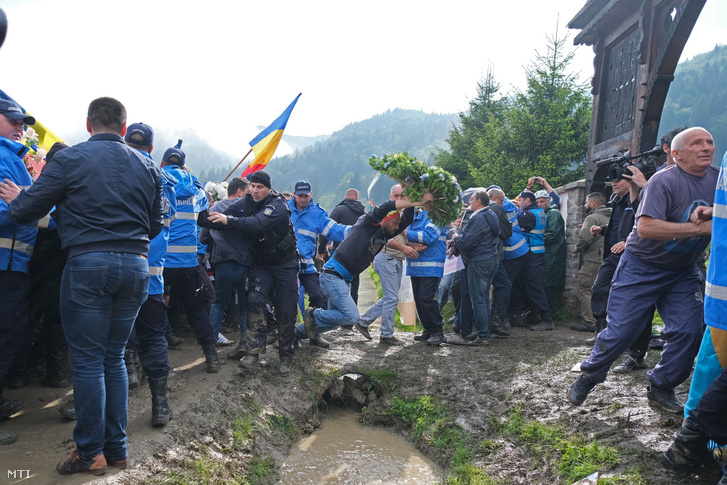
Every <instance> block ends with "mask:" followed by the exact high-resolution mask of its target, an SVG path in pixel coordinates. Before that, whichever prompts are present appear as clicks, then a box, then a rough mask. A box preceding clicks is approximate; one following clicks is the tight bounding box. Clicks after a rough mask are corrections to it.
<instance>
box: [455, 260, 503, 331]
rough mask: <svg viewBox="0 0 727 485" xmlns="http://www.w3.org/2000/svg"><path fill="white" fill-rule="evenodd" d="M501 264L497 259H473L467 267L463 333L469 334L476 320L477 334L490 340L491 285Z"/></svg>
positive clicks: (463, 298)
mask: <svg viewBox="0 0 727 485" xmlns="http://www.w3.org/2000/svg"><path fill="white" fill-rule="evenodd" d="M499 264H500V263H499V261H497V260H496V259H490V260H484V261H473V262H471V263H469V264H468V265H467V267H466V268H465V270H464V273H465V274H463V275H462V276H463V278H462V282H461V285H462V306H461V307H460V308H461V311H462V321H461V323H460V328H461V331H462V335H464V336H467V335H469V333H470V332H471V330H472V322H473V320H474V323H475V325H476V327H477V336H478V337H480V338H481V339H482V340H490V285H492V279H493V278H494V277H495V274H496V273H497V267H498V265H499ZM465 276H466V277H465Z"/></svg>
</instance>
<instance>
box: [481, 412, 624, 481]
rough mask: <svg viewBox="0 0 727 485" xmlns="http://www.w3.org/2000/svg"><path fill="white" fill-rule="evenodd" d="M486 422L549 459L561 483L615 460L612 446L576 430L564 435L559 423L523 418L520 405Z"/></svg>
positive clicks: (537, 455)
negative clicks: (502, 416)
mask: <svg viewBox="0 0 727 485" xmlns="http://www.w3.org/2000/svg"><path fill="white" fill-rule="evenodd" d="M490 424H491V425H492V426H493V428H495V429H496V430H497V431H498V432H499V433H500V434H502V435H505V436H513V437H516V438H518V439H519V440H520V441H522V442H523V443H524V444H525V447H526V448H527V449H528V451H529V452H530V453H531V454H532V455H533V456H534V458H536V460H541V461H544V462H550V463H553V464H554V465H555V466H556V467H557V470H558V476H559V478H560V479H561V480H563V482H564V483H573V482H575V481H577V480H580V479H581V478H584V477H586V476H588V475H590V474H591V473H593V472H595V471H596V470H610V469H612V468H613V467H614V466H616V464H617V463H618V451H617V450H616V449H615V448H613V447H610V446H605V445H602V444H600V443H598V442H597V441H595V440H588V439H587V438H586V437H585V436H583V435H580V434H573V435H567V434H566V433H565V431H564V430H563V429H562V428H560V427H559V426H554V425H547V424H542V423H539V422H537V421H530V420H526V419H525V418H523V415H522V410H521V409H520V408H515V409H512V410H510V411H509V412H508V413H507V414H506V418H505V420H503V421H499V420H498V419H497V418H494V417H493V418H492V419H491V422H490ZM599 483H600V481H599Z"/></svg>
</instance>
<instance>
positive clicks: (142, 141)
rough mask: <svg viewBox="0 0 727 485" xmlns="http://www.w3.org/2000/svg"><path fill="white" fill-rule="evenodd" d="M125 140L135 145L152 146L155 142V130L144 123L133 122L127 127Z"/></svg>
mask: <svg viewBox="0 0 727 485" xmlns="http://www.w3.org/2000/svg"><path fill="white" fill-rule="evenodd" d="M135 135H136V136H135ZM132 137H133V138H132ZM139 137H141V138H139ZM124 141H125V142H127V143H133V144H135V145H141V146H151V145H153V144H154V130H153V129H152V127H151V126H149V125H145V124H144V123H132V124H130V125H129V126H128V128H126V136H125V137H124Z"/></svg>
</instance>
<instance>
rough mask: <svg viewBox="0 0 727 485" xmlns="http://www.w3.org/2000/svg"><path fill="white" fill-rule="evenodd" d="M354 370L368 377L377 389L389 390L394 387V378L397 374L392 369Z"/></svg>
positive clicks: (395, 378)
mask: <svg viewBox="0 0 727 485" xmlns="http://www.w3.org/2000/svg"><path fill="white" fill-rule="evenodd" d="M354 372H356V373H357V374H362V375H365V376H366V377H368V379H369V382H370V383H371V384H372V385H373V386H374V388H375V389H376V390H377V391H379V390H380V391H383V392H391V391H393V390H394V388H395V387H396V380H397V378H398V376H397V374H396V372H394V371H391V370H386V369H383V370H374V369H356V370H355V371H354Z"/></svg>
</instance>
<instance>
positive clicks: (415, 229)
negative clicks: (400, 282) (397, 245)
mask: <svg viewBox="0 0 727 485" xmlns="http://www.w3.org/2000/svg"><path fill="white" fill-rule="evenodd" d="M406 238H407V240H408V241H409V242H412V243H419V244H424V245H426V246H427V249H425V250H424V251H421V252H419V257H418V258H417V259H409V258H406V274H407V275H408V276H422V277H427V276H433V277H436V278H441V277H442V275H443V274H444V260H445V258H446V257H447V233H446V232H445V230H444V228H443V227H439V226H436V225H434V223H433V222H431V221H430V220H429V217H427V211H425V210H423V211H417V213H416V215H415V216H414V221H413V222H412V223H411V225H410V226H409V227H408V228H407V230H406Z"/></svg>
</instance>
